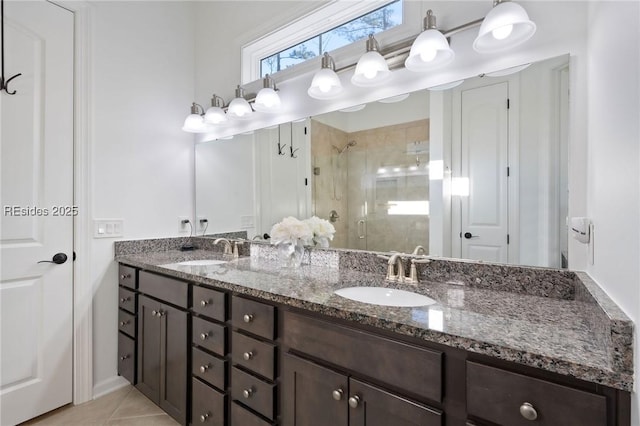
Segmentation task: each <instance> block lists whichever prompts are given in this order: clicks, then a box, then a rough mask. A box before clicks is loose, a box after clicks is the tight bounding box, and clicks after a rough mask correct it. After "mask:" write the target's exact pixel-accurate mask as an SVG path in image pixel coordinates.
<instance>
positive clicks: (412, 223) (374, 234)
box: [311, 119, 429, 252]
mask: <svg viewBox="0 0 640 426" xmlns="http://www.w3.org/2000/svg"><path fill="white" fill-rule="evenodd" d="M311 139H312V140H311V147H312V148H311V153H312V157H313V164H314V167H316V171H317V172H319V174H317V175H314V184H313V200H314V208H315V210H314V211H315V214H316V215H317V216H319V217H323V218H328V216H329V212H330V211H331V210H336V212H337V213H338V215H339V216H340V218H339V219H338V221H337V222H335V223H334V226H335V227H336V236H335V238H334V241H333V242H332V244H331V245H332V246H333V247H348V248H354V249H367V250H376V251H390V250H396V251H402V252H411V251H412V250H413V249H414V247H416V246H417V245H422V246H424V247H425V248H427V247H428V242H429V216H428V215H413V214H412V215H389V214H388V209H389V201H428V200H429V176H428V168H427V165H428V163H429V153H428V140H429V120H426V119H425V120H418V121H412V122H408V123H402V124H397V125H392V126H385V127H379V128H375V129H369V130H363V131H357V132H352V133H347V132H344V131H342V130H339V129H336V128H333V127H331V126H328V125H325V124H322V123H319V122H316V121H313V122H312V125H311ZM350 141H355V143H356V145H355V146H353V147H350V148H349V149H347V150H346V151H344V152H343V153H342V154H341V155H338V151H337V150H336V149H334V148H333V147H332V146H335V147H337V148H338V149H343V147H345V146H346V145H347V143H349V142H350ZM414 143H419V145H417V147H418V148H417V150H413V148H412V147H415V145H414ZM334 187H335V188H334ZM359 221H360V222H359ZM362 221H364V223H363V222H362ZM362 237H364V238H362Z"/></svg>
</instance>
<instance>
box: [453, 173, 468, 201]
mask: <svg viewBox="0 0 640 426" xmlns="http://www.w3.org/2000/svg"><path fill="white" fill-rule="evenodd" d="M469 192H470V191H469V178H468V177H452V178H451V195H457V196H459V197H468V196H469Z"/></svg>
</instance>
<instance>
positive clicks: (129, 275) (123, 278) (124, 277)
mask: <svg viewBox="0 0 640 426" xmlns="http://www.w3.org/2000/svg"><path fill="white" fill-rule="evenodd" d="M127 278H131V274H122V275H120V279H121V280H126V279H127Z"/></svg>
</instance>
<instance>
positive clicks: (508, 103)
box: [507, 98, 511, 109]
mask: <svg viewBox="0 0 640 426" xmlns="http://www.w3.org/2000/svg"><path fill="white" fill-rule="evenodd" d="M509 108H511V100H510V99H509V98H507V109H509Z"/></svg>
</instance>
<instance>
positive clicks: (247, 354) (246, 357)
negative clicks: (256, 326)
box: [242, 351, 253, 361]
mask: <svg viewBox="0 0 640 426" xmlns="http://www.w3.org/2000/svg"><path fill="white" fill-rule="evenodd" d="M242 358H243V359H244V360H245V361H249V360H250V359H251V358H253V352H251V351H249V352H245V353H243V354H242Z"/></svg>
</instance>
